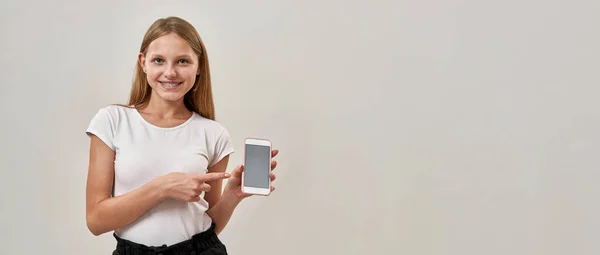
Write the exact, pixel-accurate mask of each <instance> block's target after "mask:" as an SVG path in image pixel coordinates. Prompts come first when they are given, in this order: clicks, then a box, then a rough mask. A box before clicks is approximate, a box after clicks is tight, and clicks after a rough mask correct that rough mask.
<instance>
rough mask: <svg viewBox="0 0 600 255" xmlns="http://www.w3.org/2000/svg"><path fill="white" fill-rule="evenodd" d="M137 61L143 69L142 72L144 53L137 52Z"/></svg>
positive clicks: (144, 61) (144, 66)
mask: <svg viewBox="0 0 600 255" xmlns="http://www.w3.org/2000/svg"><path fill="white" fill-rule="evenodd" d="M138 63H139V64H140V66H141V67H142V70H144V73H145V72H146V57H145V56H144V53H141V52H140V53H139V54H138Z"/></svg>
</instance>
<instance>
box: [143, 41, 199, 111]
mask: <svg viewBox="0 0 600 255" xmlns="http://www.w3.org/2000/svg"><path fill="white" fill-rule="evenodd" d="M139 61H140V65H141V66H142V69H144V71H145V73H146V77H147V80H148V83H149V84H150V87H152V98H153V100H156V99H160V100H165V101H169V102H177V101H182V100H183V97H184V96H185V94H186V93H187V92H188V91H189V90H190V89H191V88H192V87H193V86H194V82H195V81H196V75H198V74H199V71H198V64H199V63H198V57H197V56H196V54H195V53H194V50H193V49H192V48H191V47H190V45H189V44H188V43H187V42H186V41H185V40H183V39H182V38H181V37H179V36H178V35H177V34H173V33H171V34H168V35H164V36H162V37H159V38H157V39H156V40H154V41H153V42H152V43H150V45H149V46H148V50H147V53H146V55H145V56H144V55H143V54H141V53H140V55H139Z"/></svg>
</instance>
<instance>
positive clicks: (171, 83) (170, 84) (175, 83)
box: [161, 82, 181, 87]
mask: <svg viewBox="0 0 600 255" xmlns="http://www.w3.org/2000/svg"><path fill="white" fill-rule="evenodd" d="M161 83H162V84H163V85H164V86H165V87H175V86H177V85H179V84H181V82H161Z"/></svg>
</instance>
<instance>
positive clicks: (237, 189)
mask: <svg viewBox="0 0 600 255" xmlns="http://www.w3.org/2000/svg"><path fill="white" fill-rule="evenodd" d="M277 154H279V150H272V151H271V158H272V160H271V172H270V173H269V176H270V177H271V192H273V191H274V190H275V187H274V186H273V184H272V182H273V181H274V180H275V174H273V172H272V171H273V170H275V168H277V161H275V160H273V159H274V158H275V156H277ZM243 172H244V165H239V166H237V167H236V168H235V169H233V171H232V172H231V177H230V178H229V180H227V185H226V186H225V189H224V191H223V193H225V192H229V193H230V194H232V195H234V196H235V197H237V198H239V199H244V198H247V197H250V196H252V194H246V193H244V192H242V173H243Z"/></svg>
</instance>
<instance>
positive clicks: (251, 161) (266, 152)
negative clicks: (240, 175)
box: [244, 144, 271, 189]
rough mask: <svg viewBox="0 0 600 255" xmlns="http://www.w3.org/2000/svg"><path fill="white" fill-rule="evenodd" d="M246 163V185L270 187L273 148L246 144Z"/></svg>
mask: <svg viewBox="0 0 600 255" xmlns="http://www.w3.org/2000/svg"><path fill="white" fill-rule="evenodd" d="M245 154H246V155H245V161H246V162H245V163H244V186H246V187H254V188H263V189H268V188H269V172H270V171H271V160H270V159H271V149H270V147H269V146H263V145H253V144H246V149H245Z"/></svg>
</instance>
